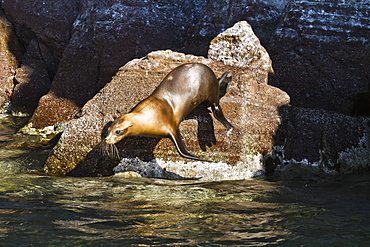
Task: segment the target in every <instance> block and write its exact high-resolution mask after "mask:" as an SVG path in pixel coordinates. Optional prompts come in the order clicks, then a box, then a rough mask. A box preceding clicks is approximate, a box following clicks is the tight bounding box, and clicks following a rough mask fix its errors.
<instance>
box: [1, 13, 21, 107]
mask: <svg viewBox="0 0 370 247" xmlns="http://www.w3.org/2000/svg"><path fill="white" fill-rule="evenodd" d="M22 52H23V51H22V47H21V44H20V42H19V40H18V39H17V37H16V35H15V33H14V29H13V26H12V25H11V23H10V22H9V21H8V20H7V19H6V17H5V14H4V12H3V11H2V10H0V112H2V110H3V107H4V106H5V105H6V103H9V102H10V98H11V97H12V95H13V87H14V77H15V75H16V69H17V67H18V61H17V56H20V55H21V54H22Z"/></svg>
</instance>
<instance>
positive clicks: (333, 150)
mask: <svg viewBox="0 0 370 247" xmlns="http://www.w3.org/2000/svg"><path fill="white" fill-rule="evenodd" d="M279 114H280V115H281V117H282V123H281V125H280V126H279V128H278V130H277V131H276V134H275V141H274V150H273V152H272V153H271V154H268V155H266V156H265V157H264V159H265V165H266V169H267V171H269V172H273V171H274V170H275V169H276V170H277V172H275V175H276V174H279V175H278V176H280V177H285V178H287V176H290V178H293V177H294V176H296V177H297V176H301V177H303V176H305V174H304V173H305V172H302V171H300V172H298V171H297V169H299V168H302V167H303V168H304V167H305V168H306V169H307V168H308V167H310V168H313V169H314V170H317V171H320V172H321V173H322V174H324V173H325V172H327V173H332V174H335V173H342V174H343V173H350V172H353V171H358V170H360V169H363V168H368V167H369V165H370V138H369V134H370V119H369V118H364V117H350V116H346V115H343V114H339V113H335V112H330V111H325V110H316V109H308V108H301V107H294V106H284V107H281V108H280V109H279ZM292 170H293V171H295V172H292ZM288 171H289V172H290V173H288ZM284 173H287V174H289V175H284ZM300 173H302V174H300Z"/></svg>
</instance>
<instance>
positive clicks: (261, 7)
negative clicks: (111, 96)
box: [2, 0, 288, 129]
mask: <svg viewBox="0 0 370 247" xmlns="http://www.w3.org/2000/svg"><path fill="white" fill-rule="evenodd" d="M287 2H288V1H287V0H279V1H265V0H258V1H248V2H240V1H226V0H215V1H206V0H199V1H193V0H185V1H156V0H148V1H144V2H135V3H133V2H132V1H126V0H119V1H98V0H82V1H79V0H67V1H60V0H58V1H52V2H45V1H41V0H37V1H30V0H19V1H16V2H14V1H13V0H4V1H2V8H3V9H4V11H5V13H6V15H7V17H8V18H9V20H10V21H11V22H12V23H13V25H14V26H15V29H16V33H17V35H18V36H19V39H20V40H21V41H22V43H23V44H24V46H25V47H24V48H25V50H26V51H27V52H26V53H25V57H22V56H20V57H18V59H19V60H20V61H21V63H22V66H21V69H20V70H19V72H18V74H19V77H21V79H22V84H24V85H23V86H21V85H19V86H18V88H17V89H16V92H15V95H16V96H15V98H14V102H13V103H14V104H13V105H14V111H16V112H22V111H26V112H27V113H32V112H33V110H34V108H35V106H36V105H37V103H38V107H37V109H36V112H35V113H34V115H33V117H32V118H31V120H30V126H33V127H34V128H38V129H43V128H45V127H47V126H53V125H54V124H55V123H56V122H57V121H67V120H70V119H72V118H73V115H74V114H76V113H77V111H78V110H79V109H80V108H81V107H82V106H83V105H84V104H85V103H86V102H87V101H88V100H90V99H91V98H92V97H93V96H94V95H95V94H96V93H97V92H98V91H99V90H100V89H101V88H102V87H103V86H104V85H105V84H106V83H107V82H109V81H110V79H111V77H112V76H113V75H114V74H115V73H116V71H117V70H118V68H120V67H121V66H122V65H124V64H125V63H127V62H128V61H130V60H131V59H133V58H137V57H142V56H145V54H147V53H148V52H150V51H153V50H158V49H172V50H177V51H184V52H187V53H193V54H198V55H206V54H207V50H208V45H209V42H210V40H211V39H213V37H215V36H216V35H217V34H218V33H220V32H222V31H223V30H225V28H227V27H229V26H231V25H233V24H234V23H235V22H237V21H239V20H243V19H246V20H248V21H250V22H251V23H253V24H254V27H255V30H257V33H258V35H259V36H260V37H262V39H263V42H264V43H265V44H267V42H268V40H269V37H270V36H271V35H272V32H273V29H274V28H275V26H276V25H277V23H278V21H279V16H281V15H282V12H283V10H284V7H285V5H286V3H287ZM225 16H227V18H225ZM55 27H58V28H55ZM35 42H36V44H37V46H35V45H34V44H35ZM37 59H40V60H39V61H37ZM32 71H33V72H32ZM46 75H48V76H47V77H46ZM27 78H29V81H27ZM48 80H49V81H48ZM36 81H40V85H35V82H36ZM48 89H50V90H49V93H48V94H47V95H46V96H45V97H42V98H41V99H40V101H39V102H37V99H39V98H40V96H42V95H43V94H45V91H48ZM31 95H32V96H31ZM61 102H62V104H60V103H61ZM56 108H60V111H59V112H55V109H56ZM49 112H50V114H48V113H49Z"/></svg>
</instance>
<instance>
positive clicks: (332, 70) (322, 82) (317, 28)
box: [268, 0, 370, 114]
mask: <svg viewBox="0 0 370 247" xmlns="http://www.w3.org/2000/svg"><path fill="white" fill-rule="evenodd" d="M369 16H370V4H369V2H368V1H367V0H358V1H330V0H324V1H316V0H305V1H293V2H292V3H291V4H290V5H289V9H287V11H286V13H285V16H284V18H283V20H282V22H281V23H282V24H281V26H280V27H279V28H278V29H277V31H276V33H275V35H274V37H273V40H272V41H271V43H270V46H269V48H268V50H269V52H270V54H271V58H272V60H273V65H274V69H275V73H276V77H275V78H274V80H271V84H272V85H275V86H277V87H279V88H281V89H282V90H284V91H286V92H287V93H289V95H290V96H291V99H292V100H291V103H292V104H293V105H295V106H301V107H308V108H315V109H325V110H331V111H336V112H340V113H344V114H351V113H352V109H353V104H354V100H355V99H356V95H358V94H359V93H369V92H370V70H369V69H368V68H369V67H370V59H369V57H370V32H369V29H370V22H369ZM364 107H366V106H364ZM367 107H368V109H369V107H370V106H367ZM368 111H369V110H368Z"/></svg>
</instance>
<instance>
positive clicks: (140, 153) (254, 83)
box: [45, 22, 289, 180]
mask: <svg viewBox="0 0 370 247" xmlns="http://www.w3.org/2000/svg"><path fill="white" fill-rule="evenodd" d="M237 26H239V27H242V28H243V30H244V32H243V33H240V32H236V33H234V36H235V37H237V36H245V35H251V33H253V32H252V30H251V28H250V26H249V25H248V24H247V23H246V22H242V23H238V24H237ZM233 30H235V27H234V29H233ZM250 32H251V33H250ZM228 35H231V33H230V30H229V33H228ZM224 38H225V35H220V36H219V37H217V38H216V39H217V42H221V40H222V39H224ZM226 40H228V38H226ZM238 40H239V41H238V42H233V43H232V45H231V46H230V45H229V46H224V48H225V49H224V51H225V52H226V50H227V49H234V48H235V47H238V51H239V54H245V55H246V56H248V54H247V53H248V51H249V49H247V48H248V47H251V46H253V47H256V49H257V47H258V49H259V52H257V53H253V54H252V55H249V56H255V58H256V59H255V60H251V61H253V63H255V64H259V65H260V66H250V65H252V64H251V63H246V64H244V67H237V66H230V65H229V66H227V65H225V64H224V63H222V62H220V61H216V60H212V59H206V58H204V57H198V56H193V55H185V54H182V53H177V52H172V51H169V50H167V51H157V52H152V53H149V54H148V55H147V56H146V57H144V58H142V59H134V60H132V61H130V62H129V63H127V64H126V65H125V66H123V67H122V68H120V71H119V72H118V73H117V74H116V76H115V77H114V78H113V80H112V81H111V82H110V83H108V84H107V85H106V86H105V87H104V88H103V89H102V90H101V91H100V92H99V93H98V94H97V95H96V96H95V97H94V98H93V99H92V100H90V101H89V102H88V103H87V104H86V105H85V106H84V107H83V108H82V111H81V112H80V114H79V116H80V117H79V118H78V119H76V120H73V121H71V122H70V123H69V125H68V127H67V129H66V130H65V132H64V133H63V135H62V137H61V139H60V140H59V142H58V144H57V145H56V147H55V148H54V150H53V152H52V154H51V155H50V156H49V159H48V161H47V164H46V166H45V171H46V173H48V174H56V175H64V174H69V175H80V176H86V175H90V176H97V175H108V174H112V173H113V170H112V168H113V167H114V166H115V165H117V161H116V162H113V161H112V160H109V159H108V158H107V157H104V156H102V155H101V153H100V152H99V150H98V148H97V145H98V144H99V143H100V142H101V140H102V138H103V137H104V136H105V134H106V129H107V126H108V125H109V123H110V122H111V121H112V120H113V117H115V116H119V115H121V114H124V113H126V112H128V111H129V110H131V109H132V108H133V107H134V106H135V105H136V104H137V103H138V102H139V101H141V100H142V99H144V98H145V97H147V96H148V95H149V94H150V93H151V92H152V91H153V90H154V89H155V88H156V86H157V85H158V84H159V83H160V81H161V80H162V79H163V78H164V76H165V75H166V74H167V73H168V72H170V71H171V70H172V69H174V68H175V67H176V66H178V65H180V64H184V63H188V62H200V63H203V64H206V65H208V66H209V67H211V68H212V70H213V71H214V72H215V74H216V75H217V76H218V77H219V76H221V75H222V73H223V72H225V71H231V72H232V73H233V80H232V82H231V85H230V86H229V89H228V92H227V94H226V95H225V96H224V97H223V98H222V99H221V106H222V108H223V111H224V114H225V115H226V118H227V119H229V121H230V122H231V123H232V124H233V125H234V126H235V129H233V130H232V131H230V132H227V130H226V129H225V128H224V127H223V125H222V124H220V123H219V122H218V121H212V117H211V115H210V113H209V112H208V111H207V110H206V109H205V108H204V107H198V108H197V109H196V110H195V111H194V112H193V113H192V114H190V116H189V117H188V119H186V120H184V121H183V122H182V123H181V125H180V130H181V133H182V136H183V139H184V141H185V143H186V145H187V146H188V147H189V149H190V150H192V151H193V152H194V153H195V154H197V155H198V156H200V157H202V158H205V159H209V160H212V161H214V162H215V163H211V164H209V163H206V162H194V161H191V160H186V159H183V158H181V157H180V156H179V155H178V153H177V151H176V149H175V147H174V145H173V143H172V142H171V141H170V140H169V139H161V140H159V139H154V138H144V137H130V138H126V139H124V140H123V141H121V142H120V143H119V144H117V147H118V149H119V150H120V156H121V157H123V158H124V159H123V160H122V162H121V164H120V165H119V166H118V167H117V168H116V171H127V170H134V171H136V172H138V173H139V174H140V175H142V176H149V177H161V178H203V179H206V180H221V179H245V178H249V177H253V176H254V175H256V174H260V173H261V171H262V170H263V166H262V155H263V154H266V153H269V152H270V151H271V149H272V146H273V135H274V133H275V131H276V130H277V128H278V126H279V124H280V116H279V112H278V109H279V107H280V106H282V105H286V104H287V103H288V102H289V96H288V95H287V94H286V93H284V92H283V91H281V90H279V89H277V88H275V87H271V86H269V85H267V83H266V82H267V74H268V72H269V71H270V70H271V61H270V59H269V58H268V55H267V52H266V50H265V49H264V48H263V47H262V46H261V45H260V44H259V41H258V39H251V40H243V39H238ZM248 42H250V43H248ZM243 44H244V45H243ZM221 49H223V48H221ZM254 51H255V50H254ZM212 53H214V51H212V49H210V54H212ZM255 54H259V55H258V56H256V55H255ZM261 55H263V56H261ZM266 55H267V56H266ZM257 60H258V61H257ZM236 62H237V59H235V63H236ZM262 74H264V75H263V76H261V75H262ZM263 78H264V80H263ZM98 147H99V145H98ZM207 147H208V148H207ZM201 150H203V152H201ZM204 151H205V152H204ZM175 161H178V162H175ZM133 162H134V163H133ZM133 164H136V165H133Z"/></svg>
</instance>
